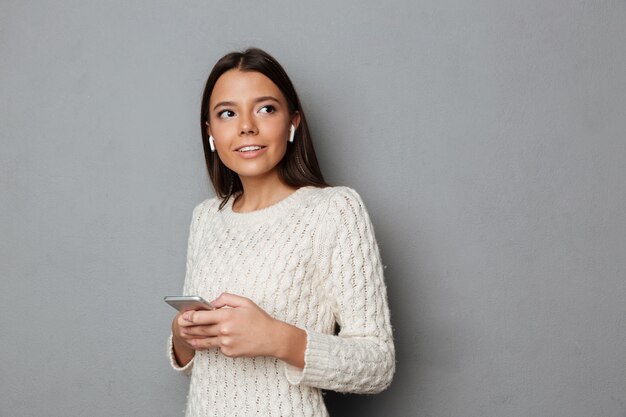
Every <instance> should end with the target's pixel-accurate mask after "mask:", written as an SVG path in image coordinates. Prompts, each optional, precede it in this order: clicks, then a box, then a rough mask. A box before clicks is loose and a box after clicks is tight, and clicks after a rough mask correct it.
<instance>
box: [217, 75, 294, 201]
mask: <svg viewBox="0 0 626 417" xmlns="http://www.w3.org/2000/svg"><path fill="white" fill-rule="evenodd" d="M209 108H210V112H209V117H208V121H207V132H208V134H209V135H210V136H211V137H212V138H213V141H214V142H213V143H214V147H215V149H216V151H217V154H218V156H219V158H220V161H221V162H222V163H223V164H224V165H226V167H228V168H229V169H230V170H231V171H234V172H236V173H237V174H238V175H239V178H240V179H241V181H246V182H248V183H250V184H251V185H253V184H261V183H264V184H266V186H267V187H271V188H274V187H280V186H281V181H280V178H279V174H278V164H279V162H280V161H281V160H282V159H283V157H284V156H285V153H286V152H287V143H288V138H289V131H290V127H291V126H294V129H296V128H297V127H298V125H299V124H300V114H299V113H298V112H297V111H294V112H293V113H291V112H290V111H289V106H288V104H287V100H286V99H285V97H284V96H283V94H282V93H281V91H280V89H279V88H278V87H277V86H276V84H274V83H273V82H272V80H270V79H269V78H267V77H266V76H265V75H263V74H261V73H259V72H250V71H241V70H238V69H233V70H230V71H228V72H226V73H224V74H223V75H222V76H221V77H220V78H219V79H218V81H217V83H216V84H215V87H214V88H213V93H212V94H211V98H210V100H209ZM291 191H293V190H291Z"/></svg>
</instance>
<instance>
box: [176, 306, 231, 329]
mask: <svg viewBox="0 0 626 417" xmlns="http://www.w3.org/2000/svg"><path fill="white" fill-rule="evenodd" d="M227 316H228V311H226V310H210V311H209V310H197V311H196V310H189V311H186V312H184V313H183V314H181V317H180V321H179V324H180V325H181V326H182V327H190V326H206V325H209V324H216V323H219V322H221V321H223V320H225V319H226V318H227Z"/></svg>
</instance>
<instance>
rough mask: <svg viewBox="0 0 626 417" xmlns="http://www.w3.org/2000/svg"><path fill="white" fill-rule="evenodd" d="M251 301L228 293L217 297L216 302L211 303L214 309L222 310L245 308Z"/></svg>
mask: <svg viewBox="0 0 626 417" xmlns="http://www.w3.org/2000/svg"><path fill="white" fill-rule="evenodd" d="M249 302H250V300H248V299H247V298H245V297H242V296H240V295H235V294H230V293H227V292H223V293H222V294H220V296H219V297H217V298H216V299H215V300H213V301H211V305H212V306H213V307H214V308H222V307H226V306H228V307H243V306H244V305H246V304H247V303H249Z"/></svg>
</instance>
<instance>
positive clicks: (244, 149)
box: [237, 145, 265, 152]
mask: <svg viewBox="0 0 626 417" xmlns="http://www.w3.org/2000/svg"><path fill="white" fill-rule="evenodd" d="M263 148H265V146H259V145H249V146H244V147H242V148H239V149H237V152H251V151H258V150H261V149H263Z"/></svg>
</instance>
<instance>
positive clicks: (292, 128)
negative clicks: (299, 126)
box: [289, 124, 296, 142]
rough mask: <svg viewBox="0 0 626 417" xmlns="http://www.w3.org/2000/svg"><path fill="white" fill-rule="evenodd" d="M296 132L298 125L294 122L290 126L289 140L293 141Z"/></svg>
mask: <svg viewBox="0 0 626 417" xmlns="http://www.w3.org/2000/svg"><path fill="white" fill-rule="evenodd" d="M295 134H296V127H295V126H294V125H293V124H292V125H291V127H290V128H289V142H293V137H294V135H295Z"/></svg>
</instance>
